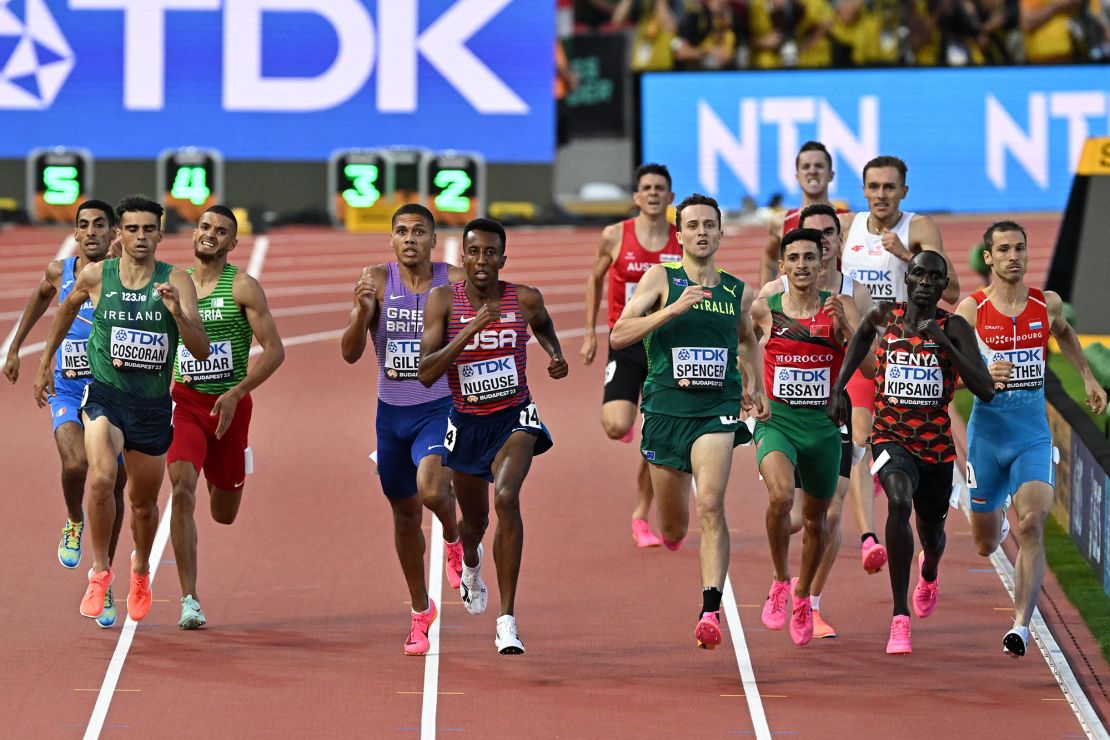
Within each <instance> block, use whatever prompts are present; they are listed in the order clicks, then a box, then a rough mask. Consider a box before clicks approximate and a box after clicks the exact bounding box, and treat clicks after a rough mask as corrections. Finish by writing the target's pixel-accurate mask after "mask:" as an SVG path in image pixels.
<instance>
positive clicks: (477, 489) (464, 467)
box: [419, 218, 568, 655]
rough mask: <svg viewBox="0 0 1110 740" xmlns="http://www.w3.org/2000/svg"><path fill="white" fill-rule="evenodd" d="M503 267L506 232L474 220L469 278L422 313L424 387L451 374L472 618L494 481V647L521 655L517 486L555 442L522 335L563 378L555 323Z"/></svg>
mask: <svg viewBox="0 0 1110 740" xmlns="http://www.w3.org/2000/svg"><path fill="white" fill-rule="evenodd" d="M504 266H505V229H504V227H502V226H501V224H499V223H497V222H496V221H492V220H490V219H485V218H476V219H474V220H473V221H471V222H470V223H468V224H467V225H466V226H465V227H464V228H463V269H464V270H465V271H466V280H465V281H463V282H459V283H455V284H453V285H443V286H440V287H438V288H434V289H433V290H432V292H431V293H430V294H429V295H428V303H427V306H426V307H425V309H424V335H423V337H422V338H421V340H420V371H419V378H420V382H421V383H423V384H424V385H425V386H426V387H429V388H430V387H432V385H433V384H434V383H435V382H436V381H437V380H439V379H440V378H441V377H443V375H444V374H447V382H448V384H449V385H450V387H451V397H452V400H453V407H452V409H451V413H450V416H449V417H448V420H447V433H446V435H444V438H443V446H444V447H446V448H447V454H446V456H445V457H444V462H443V464H444V465H446V466H447V467H449V468H451V469H452V470H453V471H454V472H453V474H452V477H453V480H454V486H455V497H456V498H457V499H458V502H459V510H460V511H461V512H462V521H461V522H460V523H459V530H460V532H461V534H462V544H463V572H462V594H461V595H462V602H463V605H464V606H465V607H466V610H467V611H468V612H470V613H471V614H481V613H482V612H484V611H485V609H486V599H487V593H486V584H485V583H484V582H483V581H482V537H483V535H484V534H485V532H486V527H487V526H488V525H489V490H488V489H489V484H490V483H493V484H494V492H493V500H494V508H495V509H496V510H497V534H496V535H495V536H494V540H493V559H494V562H495V564H496V565H497V587H498V590H499V592H500V594H501V615H500V616H499V617H498V618H497V628H496V636H495V639H494V645H496V647H497V652H499V653H500V654H502V655H519V654H521V653H523V652H524V643H523V642H521V640H520V636H519V634H518V633H517V627H516V617H515V601H516V587H517V579H518V577H519V575H520V556H521V553H522V551H523V549H524V524H523V522H522V521H521V517H520V489H521V486H522V485H523V484H524V478H525V476H527V475H528V469H529V468H530V467H531V466H532V458H533V456H535V455H542V454H543V453H544V452H546V451H547V450H549V449H551V445H552V442H551V435H550V434H548V432H547V428H546V427H545V426H544V425H543V424H542V423H541V422H540V414H539V411H538V410H537V408H536V404H535V403H534V402H533V401H532V396H531V393H529V391H528V378H527V374H526V367H527V361H528V352H527V344H528V329H529V327H531V329H532V332H533V333H534V334H535V335H536V341H537V342H539V344H540V346H541V347H543V349H544V351H545V352H547V354H548V355H549V356H550V357H551V362H550V363H549V364H548V366H547V374H548V375H549V376H551V377H552V378H554V379H556V380H558V379H560V378H565V377H566V376H567V371H568V368H567V361H566V360H565V359H563V352H562V349H560V347H559V337H558V336H557V335H556V334H555V324H554V323H553V322H552V321H551V316H550V315H549V314H548V313H547V309H546V308H544V305H543V296H542V295H540V292H539V291H538V290H536V289H535V288H529V287H528V286H526V285H517V284H514V283H507V282H504V281H501V280H499V279H498V276H499V274H500V272H501V269H502V268H503V267H504Z"/></svg>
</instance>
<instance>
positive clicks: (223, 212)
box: [201, 204, 239, 231]
mask: <svg viewBox="0 0 1110 740" xmlns="http://www.w3.org/2000/svg"><path fill="white" fill-rule="evenodd" d="M204 213H215V214H216V215H217V216H223V217H224V218H226V219H227V220H228V221H231V224H232V226H234V227H235V230H236V231H238V230H239V219H237V218H235V212H234V211H232V210H231V209H230V208H228V207H227V206H222V205H218V204H217V205H214V206H209V207H208V208H205V209H204ZM204 213H202V214H201V216H203V215H204Z"/></svg>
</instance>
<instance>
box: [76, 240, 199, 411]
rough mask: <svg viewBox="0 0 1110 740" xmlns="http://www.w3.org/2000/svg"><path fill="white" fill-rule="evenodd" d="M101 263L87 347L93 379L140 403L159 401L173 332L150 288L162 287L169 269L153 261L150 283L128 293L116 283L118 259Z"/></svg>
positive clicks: (168, 372)
mask: <svg viewBox="0 0 1110 740" xmlns="http://www.w3.org/2000/svg"><path fill="white" fill-rule="evenodd" d="M101 264H102V265H103V267H102V268H101V285H100V300H99V301H98V302H97V304H96V311H95V313H94V314H93V328H92V333H91V334H90V335H89V343H88V352H89V364H90V366H91V367H92V374H93V377H94V378H96V379H97V380H99V381H100V382H102V383H106V384H108V385H110V386H112V387H113V388H115V389H117V390H120V391H123V392H124V393H129V394H131V395H134V396H138V397H140V398H159V397H161V396H164V395H166V394H167V393H169V390H170V380H171V378H172V377H173V357H174V354H175V353H176V350H177V344H178V333H177V322H175V321H174V318H173V316H171V315H170V312H169V310H168V309H166V306H165V304H163V303H162V298H161V296H159V295H158V293H157V292H156V291H155V290H154V284H155V283H164V282H167V281H168V280H169V278H170V273H171V272H172V271H173V265H170V264H167V263H165V262H156V263H155V267H154V275H153V276H152V277H151V279H150V281H149V282H148V283H147V284H146V285H144V286H143V287H141V288H138V289H132V288H127V287H125V286H124V285H123V283H122V282H121V281H120V277H119V260H118V259H110V260H104V262H102V263H101Z"/></svg>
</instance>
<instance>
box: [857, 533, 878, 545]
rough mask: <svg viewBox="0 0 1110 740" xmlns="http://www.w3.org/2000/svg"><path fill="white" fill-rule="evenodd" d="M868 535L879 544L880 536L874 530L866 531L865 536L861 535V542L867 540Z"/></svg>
mask: <svg viewBox="0 0 1110 740" xmlns="http://www.w3.org/2000/svg"><path fill="white" fill-rule="evenodd" d="M868 537H870V538H871V539H873V540H875V544H876V545H877V544H879V538H878V537H877V536H876V535H875V533H874V532H864V533H863V536H862V537H860V542H867V538H868Z"/></svg>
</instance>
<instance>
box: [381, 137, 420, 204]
mask: <svg viewBox="0 0 1110 740" xmlns="http://www.w3.org/2000/svg"><path fill="white" fill-rule="evenodd" d="M381 151H382V155H383V156H384V157H385V161H386V165H387V166H386V173H385V174H386V181H385V190H386V195H387V196H388V197H389V202H390V203H392V204H393V205H394V207H396V206H400V205H402V204H404V203H423V202H424V196H425V194H426V193H427V192H428V183H427V180H425V178H424V169H423V167H421V166H420V163H421V162H423V160H424V157H426V156H428V150H427V149H419V148H407V147H390V148H389V149H383V150H381Z"/></svg>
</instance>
